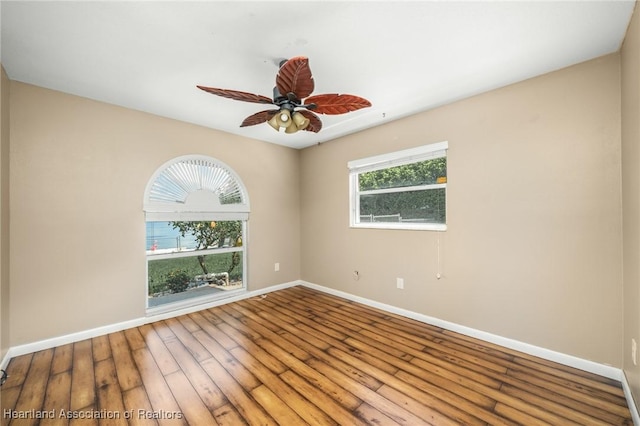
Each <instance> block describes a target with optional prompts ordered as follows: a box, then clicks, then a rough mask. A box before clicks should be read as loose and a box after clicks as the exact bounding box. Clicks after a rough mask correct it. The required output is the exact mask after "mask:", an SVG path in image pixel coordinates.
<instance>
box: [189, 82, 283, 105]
mask: <svg viewBox="0 0 640 426" xmlns="http://www.w3.org/2000/svg"><path fill="white" fill-rule="evenodd" d="M196 87H197V88H198V89H200V90H204V91H205V92H209V93H211V94H212V95H218V96H222V97H223V98H229V99H234V100H236V101H244V102H253V103H256V104H273V101H272V100H271V99H270V98H267V97H266V96H262V95H254V94H253V93H248V92H241V91H239V90H229V89H217V88H215V87H206V86H196Z"/></svg>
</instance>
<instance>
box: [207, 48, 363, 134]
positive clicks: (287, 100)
mask: <svg viewBox="0 0 640 426" xmlns="http://www.w3.org/2000/svg"><path fill="white" fill-rule="evenodd" d="M314 85H315V83H314V81H313V76H312V75H311V69H310V68H309V59H308V58H306V57H304V56H297V57H295V58H291V59H289V60H284V61H282V62H280V70H279V71H278V75H277V76H276V85H275V87H274V88H273V99H270V98H268V97H266V96H262V95H255V94H253V93H248V92H241V91H238V90H229V89H218V88H215V87H206V86H197V87H198V89H201V90H204V91H205V92H209V93H211V94H214V95H217V96H222V97H225V98H229V99H235V100H237V101H244V102H254V103H258V104H270V105H275V106H277V107H278V108H277V109H268V110H264V111H260V112H257V113H255V114H252V115H250V116H249V117H247V118H245V119H244V121H243V122H242V124H240V127H247V126H254V125H256V124H261V123H265V122H266V123H268V124H269V125H270V126H271V127H273V128H274V129H275V130H276V131H280V129H281V128H284V131H285V133H295V132H297V131H298V130H306V131H309V132H315V133H318V132H319V131H320V129H322V121H320V118H319V117H318V116H317V115H316V113H317V114H328V115H337V114H345V113H347V112H351V111H356V110H359V109H361V108H366V107H370V106H371V102H369V101H368V100H366V99H364V98H361V97H359V96H355V95H347V94H337V93H330V94H324V95H315V96H310V95H311V92H313V89H314ZM312 111H313V112H312Z"/></svg>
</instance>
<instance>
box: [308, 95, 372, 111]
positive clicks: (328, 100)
mask: <svg viewBox="0 0 640 426" xmlns="http://www.w3.org/2000/svg"><path fill="white" fill-rule="evenodd" d="M304 103H305V104H307V105H309V104H316V107H315V108H313V112H317V113H318V114H330V115H335V114H345V113H347V112H351V111H356V110H359V109H361V108H367V107H370V106H371V102H369V101H368V100H366V99H364V98H361V97H360V96H355V95H339V94H337V93H330V94H326V95H316V96H311V97H309V98H307V99H305V100H304Z"/></svg>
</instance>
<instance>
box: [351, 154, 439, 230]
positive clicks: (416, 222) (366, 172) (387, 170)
mask: <svg viewBox="0 0 640 426" xmlns="http://www.w3.org/2000/svg"><path fill="white" fill-rule="evenodd" d="M446 150H447V143H446V142H441V143H437V144H431V145H426V146H423V147H419V148H413V149H409V150H404V151H398V152H394V153H390V154H386V155H381V156H376V157H370V158H365V159H361V160H356V161H351V162H349V170H350V186H351V187H350V192H351V197H350V217H351V226H352V227H357V228H388V229H424V230H439V231H442V230H445V229H446V192H447V191H446V189H447V157H446Z"/></svg>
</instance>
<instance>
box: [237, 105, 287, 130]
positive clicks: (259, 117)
mask: <svg viewBox="0 0 640 426" xmlns="http://www.w3.org/2000/svg"><path fill="white" fill-rule="evenodd" d="M278 111H279V110H277V109H268V110H266V111H260V112H256V113H255V114H253V115H250V116H248V117H247V118H245V119H244V121H243V122H242V124H241V125H240V127H247V126H255V125H256V124H262V123H264V122H266V121H269V120H270V119H271V117H273V116H274V115H276V114H277V113H278Z"/></svg>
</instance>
